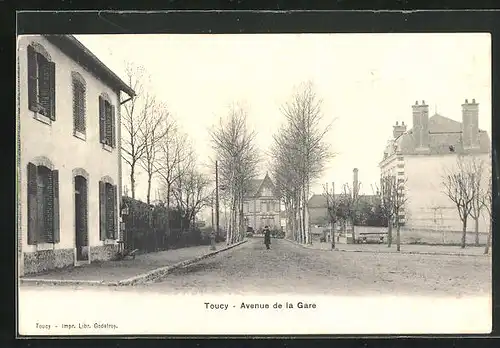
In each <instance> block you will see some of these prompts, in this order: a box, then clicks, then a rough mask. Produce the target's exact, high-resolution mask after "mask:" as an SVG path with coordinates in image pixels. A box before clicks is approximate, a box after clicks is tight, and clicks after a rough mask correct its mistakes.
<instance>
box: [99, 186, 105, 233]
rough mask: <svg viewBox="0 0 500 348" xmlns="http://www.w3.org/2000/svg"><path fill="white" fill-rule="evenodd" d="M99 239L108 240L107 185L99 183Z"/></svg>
mask: <svg viewBox="0 0 500 348" xmlns="http://www.w3.org/2000/svg"><path fill="white" fill-rule="evenodd" d="M99 239H100V240H105V239H106V183H105V182H103V181H99Z"/></svg>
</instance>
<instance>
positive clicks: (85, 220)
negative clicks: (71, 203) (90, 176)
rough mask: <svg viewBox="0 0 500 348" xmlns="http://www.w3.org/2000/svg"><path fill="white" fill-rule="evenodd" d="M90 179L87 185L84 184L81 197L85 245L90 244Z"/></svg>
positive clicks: (86, 182)
mask: <svg viewBox="0 0 500 348" xmlns="http://www.w3.org/2000/svg"><path fill="white" fill-rule="evenodd" d="M87 187H88V181H87V180H85V185H82V187H81V192H80V199H81V201H80V202H81V204H82V212H81V214H82V229H83V245H89V229H88V196H87V195H88V189H87Z"/></svg>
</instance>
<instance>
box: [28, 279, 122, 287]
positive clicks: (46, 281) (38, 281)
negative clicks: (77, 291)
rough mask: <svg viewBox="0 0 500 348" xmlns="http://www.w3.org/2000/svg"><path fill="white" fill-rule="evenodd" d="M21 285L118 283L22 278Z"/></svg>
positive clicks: (114, 284)
mask: <svg viewBox="0 0 500 348" xmlns="http://www.w3.org/2000/svg"><path fill="white" fill-rule="evenodd" d="M19 284H36V285H40V284H49V285H95V286H97V285H107V286H116V285H118V283H117V282H106V281H104V280H67V279H36V278H20V279H19Z"/></svg>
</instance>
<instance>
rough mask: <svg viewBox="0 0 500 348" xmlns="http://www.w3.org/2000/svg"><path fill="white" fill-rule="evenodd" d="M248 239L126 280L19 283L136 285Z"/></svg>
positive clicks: (34, 281) (29, 280)
mask: <svg viewBox="0 0 500 348" xmlns="http://www.w3.org/2000/svg"><path fill="white" fill-rule="evenodd" d="M246 242H247V240H246V239H245V240H242V241H241V242H237V243H234V244H231V245H228V246H226V247H225V248H222V249H219V250H215V251H212V252H210V253H208V254H204V255H201V256H198V257H195V258H193V259H189V260H185V261H181V262H178V263H175V264H173V265H170V266H164V267H160V268H157V269H154V270H152V271H149V272H146V273H142V274H139V275H137V276H134V277H131V278H127V279H125V280H120V281H118V282H106V281H104V280H67V279H36V278H20V279H19V284H36V285H39V284H49V285H93V286H128V285H135V284H138V283H145V282H148V281H151V280H154V279H156V278H158V277H160V276H164V275H166V274H168V273H170V272H172V271H173V270H175V269H177V268H182V267H186V266H189V265H191V264H193V263H196V262H198V261H201V260H203V259H206V258H209V257H211V256H214V255H217V254H218V253H221V252H223V251H226V250H229V249H232V248H234V247H236V246H238V245H241V244H243V243H246Z"/></svg>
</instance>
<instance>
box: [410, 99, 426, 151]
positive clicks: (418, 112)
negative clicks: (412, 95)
mask: <svg viewBox="0 0 500 348" xmlns="http://www.w3.org/2000/svg"><path fill="white" fill-rule="evenodd" d="M412 109H413V137H414V139H415V147H416V148H417V149H420V150H423V149H427V148H429V105H427V104H425V101H424V100H422V104H418V101H416V102H415V105H413V106H412Z"/></svg>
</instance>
